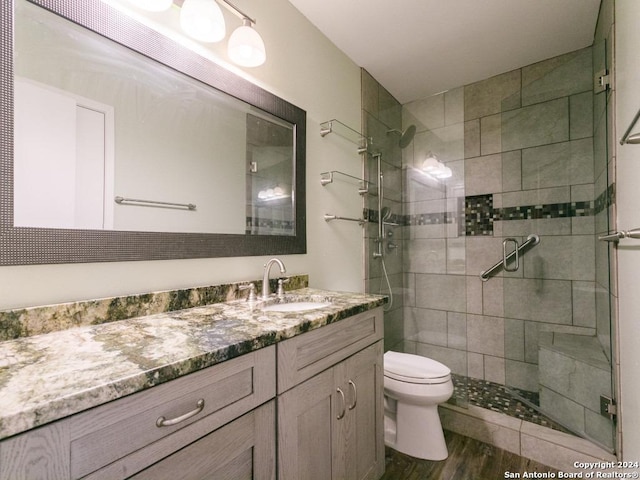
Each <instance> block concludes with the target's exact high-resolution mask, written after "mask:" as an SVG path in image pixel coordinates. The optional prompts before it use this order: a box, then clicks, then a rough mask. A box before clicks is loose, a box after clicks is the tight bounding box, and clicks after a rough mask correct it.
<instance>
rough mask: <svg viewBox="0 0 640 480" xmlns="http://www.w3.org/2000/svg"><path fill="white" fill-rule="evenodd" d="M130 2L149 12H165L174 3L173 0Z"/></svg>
mask: <svg viewBox="0 0 640 480" xmlns="http://www.w3.org/2000/svg"><path fill="white" fill-rule="evenodd" d="M129 3H131V4H132V5H135V6H136V7H138V8H141V9H142V10H148V11H149V12H164V11H165V10H168V9H169V8H170V7H171V5H173V0H129Z"/></svg>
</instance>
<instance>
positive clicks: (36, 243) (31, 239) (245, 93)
mask: <svg viewBox="0 0 640 480" xmlns="http://www.w3.org/2000/svg"><path fill="white" fill-rule="evenodd" d="M28 1H29V2H30V3H33V4H35V5H39V6H41V7H43V8H46V9H47V10H50V11H52V12H54V13H56V14H57V15H60V16H62V17H64V18H67V19H69V20H71V21H72V22H74V23H77V24H79V25H81V26H83V27H85V28H87V29H89V30H92V31H94V32H96V33H98V34H100V35H102V36H104V37H107V38H109V39H111V40H113V41H115V42H117V43H120V44H122V45H124V46H126V47H128V48H130V49H132V50H134V51H136V52H139V53H141V54H143V55H145V56H147V57H149V58H151V59H153V60H156V61H158V62H160V63H162V64H164V65H166V66H167V67H170V68H173V69H174V70H177V71H179V72H182V73H184V74H185V75H188V76H190V77H193V78H195V79H197V80H199V81H201V82H203V83H205V84H207V85H209V86H211V87H213V88H215V89H217V90H220V91H222V92H225V93H227V94H228V95H231V96H233V97H236V98H238V99H240V100H243V101H245V102H246V103H248V104H250V105H253V106H254V107H256V108H259V109H261V110H264V111H265V112H268V113H270V114H272V115H275V116H276V117H279V118H281V119H283V120H286V121H287V122H289V123H292V124H293V125H294V132H295V147H294V148H295V166H294V171H295V192H294V195H295V197H294V201H295V235H290V236H279V235H241V234H237V235H236V234H209V233H157V232H130V231H108V230H72V229H54V228H26V227H18V228H16V227H14V226H13V84H14V80H13V1H4V0H3V1H2V2H0V27H1V29H0V265H35V264H53V263H89V262H115V261H134V260H168V259H185V258H212V257H236V256H252V255H285V254H301V253H306V243H307V241H306V213H305V212H306V200H305V151H306V112H305V111H304V110H302V109H300V108H298V107H296V106H295V105H292V104H290V103H288V102H287V101H285V100H283V99H281V98H279V97H277V96H276V95H273V94H272V93H269V92H267V91H266V90H264V89H262V88H260V87H258V86H256V85H254V84H252V83H251V82H249V81H247V80H245V79H243V78H241V77H239V76H237V75H235V74H234V73H232V72H230V71H228V70H226V69H224V68H223V67H221V66H219V65H217V64H215V63H213V62H211V61H209V60H207V59H205V58H203V57H201V56H199V55H197V54H196V53H195V52H193V51H191V50H189V49H187V48H185V47H182V46H180V45H179V44H177V43H176V42H174V41H172V40H170V39H168V38H167V37H164V36H162V35H161V34H159V33H158V32H156V31H154V30H151V29H150V28H148V27H146V26H144V25H141V24H139V23H138V22H136V21H135V20H133V19H131V18H129V17H127V16H126V15H124V14H122V13H121V12H119V11H117V10H115V9H113V8H112V7H110V6H108V5H107V4H105V3H103V2H101V1H100V0H82V1H81V2H79V1H77V0H28Z"/></svg>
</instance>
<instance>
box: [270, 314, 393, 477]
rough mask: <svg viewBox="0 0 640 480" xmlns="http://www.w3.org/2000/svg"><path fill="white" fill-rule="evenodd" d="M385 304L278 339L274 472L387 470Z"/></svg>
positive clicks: (305, 473) (364, 472) (373, 474)
mask: <svg viewBox="0 0 640 480" xmlns="http://www.w3.org/2000/svg"><path fill="white" fill-rule="evenodd" d="M382 329H383V326H382V309H381V308H378V309H376V310H371V311H369V312H365V313H361V314H359V315H356V316H354V317H351V318H349V319H347V320H343V321H341V322H337V323H335V324H332V325H329V326H327V327H324V328H321V329H318V330H314V331H313V332H309V333H306V334H304V335H300V336H298V337H294V338H292V339H289V340H285V341H284V342H282V343H280V344H278V459H279V462H278V465H279V467H278V478H279V479H280V480H305V479H309V480H324V479H327V480H329V479H347V480H364V479H378V478H379V477H380V476H382V474H383V473H384V435H383V426H384V409H383V408H384V407H383V402H384V399H383V365H382V355H383V344H382Z"/></svg>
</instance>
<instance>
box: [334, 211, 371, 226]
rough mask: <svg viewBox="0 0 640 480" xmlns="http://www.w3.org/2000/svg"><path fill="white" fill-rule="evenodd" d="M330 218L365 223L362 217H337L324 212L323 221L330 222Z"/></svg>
mask: <svg viewBox="0 0 640 480" xmlns="http://www.w3.org/2000/svg"><path fill="white" fill-rule="evenodd" d="M332 220H347V221H348V222H358V223H359V224H360V225H364V224H365V223H367V220H365V219H364V218H349V217H339V216H338V215H329V214H328V213H325V215H324V221H325V222H331V221H332Z"/></svg>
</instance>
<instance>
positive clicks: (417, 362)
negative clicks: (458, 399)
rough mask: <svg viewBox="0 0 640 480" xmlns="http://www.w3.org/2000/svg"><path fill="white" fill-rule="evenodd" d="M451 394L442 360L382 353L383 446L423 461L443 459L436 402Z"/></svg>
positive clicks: (449, 380)
mask: <svg viewBox="0 0 640 480" xmlns="http://www.w3.org/2000/svg"><path fill="white" fill-rule="evenodd" d="M452 394H453V382H452V381H451V370H450V369H449V368H448V367H446V366H445V365H443V364H442V363H440V362H437V361H435V360H432V359H430V358H426V357H421V356H419V355H412V354H408V353H399V352H391V351H390V352H387V353H385V354H384V407H385V408H384V441H385V445H387V446H388V447H391V448H393V449H394V450H397V451H399V452H402V453H405V454H407V455H411V456H412V457H416V458H421V459H424V460H444V459H445V458H447V456H448V455H449V453H448V451H447V445H446V443H445V440H444V433H443V432H442V424H441V423H440V417H439V416H438V404H440V403H443V402H446V401H447V400H448V399H449V398H451V395H452Z"/></svg>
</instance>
